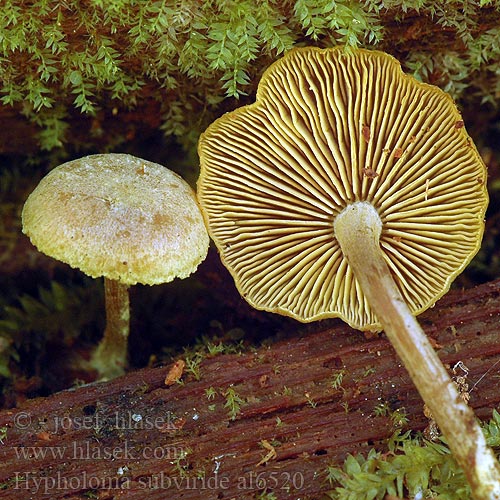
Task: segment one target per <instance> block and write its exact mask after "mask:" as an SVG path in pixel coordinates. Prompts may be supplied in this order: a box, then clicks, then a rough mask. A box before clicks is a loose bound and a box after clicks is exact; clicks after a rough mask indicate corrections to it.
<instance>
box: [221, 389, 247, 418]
mask: <svg viewBox="0 0 500 500" xmlns="http://www.w3.org/2000/svg"><path fill="white" fill-rule="evenodd" d="M224 397H225V398H226V402H225V403H224V408H225V409H226V410H227V413H228V416H229V418H230V419H231V420H235V419H236V417H237V416H238V415H239V414H240V411H241V406H242V405H243V404H245V400H244V399H243V398H241V397H240V395H239V394H238V393H237V392H236V391H235V389H234V388H233V387H228V388H227V390H226V391H224Z"/></svg>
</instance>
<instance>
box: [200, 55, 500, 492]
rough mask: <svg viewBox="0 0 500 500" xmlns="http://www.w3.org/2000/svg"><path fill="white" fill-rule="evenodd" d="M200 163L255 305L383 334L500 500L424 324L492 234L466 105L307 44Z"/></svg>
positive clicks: (220, 125)
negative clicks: (462, 108)
mask: <svg viewBox="0 0 500 500" xmlns="http://www.w3.org/2000/svg"><path fill="white" fill-rule="evenodd" d="M457 123H460V124H461V126H460V127H457ZM199 154H200V159H201V173H200V178H199V181H198V193H199V199H200V203H201V206H202V211H203V214H204V217H205V220H206V222H207V225H208V227H209V232H210V234H211V236H212V238H213V240H214V241H215V243H216V245H217V247H218V249H219V252H220V255H221V259H222V261H223V262H224V264H225V265H226V267H227V268H228V269H229V271H230V272H231V274H232V275H233V277H234V280H235V283H236V286H237V288H238V289H239V291H240V293H241V294H242V296H243V297H245V298H246V300H247V301H248V302H249V303H250V304H252V305H253V306H254V307H256V308H259V309H264V310H267V311H271V312H276V313H280V314H284V315H288V316H291V317H293V318H295V319H297V320H299V321H313V320H317V319H322V318H330V317H341V318H342V319H344V320H345V321H346V322H347V323H349V324H350V325H351V326H353V327H354V328H357V329H360V330H371V331H376V330H380V329H381V328H383V329H384V331H385V333H386V335H387V336H388V338H389V339H390V341H391V342H392V344H393V346H394V348H395V350H396V351H397V353H398V354H399V356H400V357H401V359H402V360H403V362H404V364H405V366H406V368H407V369H408V371H409V373H410V376H411V377H412V380H413V381H414V383H415V385H416V387H417V388H418V390H419V392H420V394H421V396H422V398H423V400H424V401H425V403H426V404H427V405H428V407H429V408H430V409H431V411H432V414H433V415H434V418H435V420H436V421H437V423H438V424H439V426H440V428H441V430H442V432H443V434H444V435H445V436H446V438H447V440H448V443H449V445H450V448H451V450H452V451H453V453H454V455H455V457H456V459H457V461H458V462H459V464H460V465H461V466H462V467H463V469H464V471H465V474H466V476H467V478H468V480H469V483H470V485H471V488H472V491H473V495H474V498H476V499H492V498H500V469H499V466H498V463H497V460H496V458H495V456H494V455H493V453H492V451H491V450H490V449H489V448H488V447H487V445H486V442H485V439H484V437H483V434H482V432H481V429H480V427H479V426H478V424H477V422H476V419H475V416H474V414H473V412H472V410H471V409H470V408H469V407H468V406H467V405H466V404H465V403H464V402H463V401H462V400H461V399H460V397H459V395H458V393H457V389H456V387H455V385H454V384H453V382H452V381H451V379H450V377H449V375H448V373H447V372H446V370H445V369H444V367H443V365H442V363H441V362H440V360H439V358H438V356H437V355H436V353H435V352H434V350H433V349H432V347H431V345H430V343H429V341H428V339H427V337H426V336H425V334H424V333H423V331H422V329H421V328H420V326H419V324H418V322H417V321H416V319H415V317H414V315H416V314H419V313H420V312H422V311H424V310H425V309H427V308H428V307H430V306H432V305H433V304H434V303H435V302H436V300H438V299H439V298H440V297H441V296H442V295H443V294H444V293H446V292H447V291H448V289H449V287H450V284H451V282H452V281H453V279H454V278H455V277H456V276H457V275H458V274H459V273H460V272H461V271H462V270H463V269H464V267H465V266H466V265H467V264H468V263H469V261H470V260H471V259H472V257H473V256H474V254H475V253H476V252H477V250H478V248H479V246H480V242H481V237H482V233H483V228H484V220H483V219H484V214H485V211H486V206H487V202H488V196H487V191H486V186H485V185H486V168H485V166H484V163H483V161H482V160H481V158H480V156H479V154H478V152H477V150H476V148H475V147H474V145H473V143H472V141H471V140H470V138H469V137H468V135H467V133H466V130H465V128H464V127H463V121H462V120H461V116H460V114H459V112H458V111H457V108H456V106H455V104H454V102H453V100H452V99H451V97H450V96H448V95H447V94H445V93H444V92H442V91H441V90H440V89H438V88H437V87H434V86H431V85H426V84H423V83H420V82H417V81H416V80H415V79H414V78H412V77H410V76H408V75H405V74H404V73H403V72H402V71H401V67H400V65H399V63H398V62H397V61H396V59H394V58H393V57H391V56H389V55H388V54H385V53H382V52H377V51H368V50H356V51H354V52H352V53H346V52H345V51H344V50H343V48H341V47H340V48H333V49H317V48H302V49H294V50H292V51H290V52H289V53H288V54H286V55H285V56H284V57H283V58H282V59H281V60H279V61H277V62H276V63H274V64H273V65H272V66H271V67H270V68H268V70H267V71H266V72H265V73H264V75H263V77H262V80H261V82H260V84H259V87H258V90H257V98H256V102H255V103H253V104H250V105H248V106H244V107H241V108H239V109H237V110H235V111H233V112H231V113H227V114H226V115H224V116H222V117H221V118H220V119H218V120H216V121H215V122H214V123H213V124H212V125H211V126H210V127H209V128H208V129H207V130H206V132H205V133H204V134H203V135H202V137H201V139H200V142H199Z"/></svg>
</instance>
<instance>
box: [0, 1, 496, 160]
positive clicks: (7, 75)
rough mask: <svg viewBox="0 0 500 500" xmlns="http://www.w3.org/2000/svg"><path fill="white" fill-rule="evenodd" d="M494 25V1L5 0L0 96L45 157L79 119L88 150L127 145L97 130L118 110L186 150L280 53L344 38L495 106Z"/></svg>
mask: <svg viewBox="0 0 500 500" xmlns="http://www.w3.org/2000/svg"><path fill="white" fill-rule="evenodd" d="M499 19H500V2H499V1H498V0H496V1H493V0H490V1H488V0H470V1H468V2H463V1H453V2H446V5H445V4H444V3H443V2H442V1H441V0H389V1H386V2H383V3H382V2H379V1H377V0H364V1H351V0H337V1H332V0H319V1H317V0H296V1H293V2H277V1H275V0H259V1H258V2H257V4H256V3H255V1H253V0H214V1H211V2H198V1H195V0H183V1H182V2H175V3H174V2H170V1H167V0H157V1H153V2H138V1H134V0H107V1H104V0H86V1H84V2H81V1H77V0H67V1H65V2H54V1H53V0H34V1H32V2H18V1H16V0H6V1H5V2H4V3H3V6H2V19H1V20H0V54H1V56H0V76H1V78H0V81H1V88H0V100H1V103H2V104H3V105H4V106H13V107H14V108H15V110H16V112H17V113H19V114H22V115H23V116H25V117H26V118H27V119H28V120H29V121H30V122H31V123H32V124H34V125H35V126H36V130H38V141H39V145H40V147H41V148H42V149H46V150H50V149H53V148H58V147H61V146H63V145H64V144H65V143H67V142H68V141H71V140H72V137H71V134H72V133H74V131H73V130H72V128H71V127H70V125H72V124H73V123H75V124H77V125H78V126H81V123H79V122H78V115H79V114H83V115H85V116H89V117H93V120H90V121H89V124H88V130H86V132H87V138H86V140H87V145H88V144H89V143H90V144H92V141H93V140H95V141H97V140H98V139H99V138H102V136H103V135H104V136H105V137H106V144H108V145H110V146H112V145H113V144H114V143H115V141H120V140H121V141H122V142H124V141H126V140H127V139H129V135H130V134H131V133H133V131H131V130H130V129H128V130H121V131H120V132H121V136H120V137H116V136H114V135H113V134H116V131H112V130H110V129H111V128H113V127H108V126H107V123H108V122H109V123H114V122H113V119H116V117H117V116H118V117H122V116H123V117H126V118H127V119H128V120H136V121H140V119H142V121H146V122H148V123H150V125H151V126H153V127H160V128H161V129H162V130H163V132H164V133H165V134H166V135H168V136H170V135H173V136H176V137H179V138H181V139H182V140H183V141H184V142H187V143H190V144H192V143H193V142H195V141H196V138H197V135H198V133H199V131H200V130H201V129H203V128H204V127H205V125H206V124H207V123H208V122H210V121H211V120H212V119H213V117H214V116H215V115H216V114H219V113H220V112H221V111H223V110H224V109H227V107H228V106H234V105H235V104H236V103H232V104H231V103H228V104H222V103H223V101H225V100H227V99H234V98H236V99H240V98H244V96H245V95H246V94H250V93H252V92H254V90H255V85H256V81H257V80H258V76H259V74H260V72H261V71H262V70H263V69H264V68H265V67H267V66H268V65H269V63H270V62H272V61H273V60H274V59H276V58H277V57H278V56H279V55H280V54H281V53H283V52H284V51H286V50H288V49H290V48H291V47H293V46H294V45H296V44H316V45H321V46H331V45H335V44H339V43H341V44H345V45H347V47H355V46H358V45H361V46H368V47H369V46H377V48H381V49H382V50H388V51H389V52H392V53H393V54H394V55H396V56H398V57H399V58H400V59H401V60H402V61H403V62H404V63H405V64H406V68H407V69H409V70H411V71H413V73H414V74H415V75H416V76H419V77H421V78H422V79H424V80H429V81H433V82H434V83H437V84H438V85H440V86H441V87H443V88H445V89H446V90H449V91H450V92H451V93H452V94H454V95H455V96H457V97H460V96H462V95H463V94H464V91H465V90H466V89H467V90H468V96H469V97H470V96H478V95H480V99H481V100H483V101H485V102H490V103H493V102H494V101H495V98H496V97H497V96H498V94H499V93H500V44H499V40H500V28H499V27H498V21H499ZM146 103H147V105H146ZM134 109H140V110H141V113H140V114H141V117H140V118H139V117H137V116H136V117H133V114H131V111H132V110H134ZM0 111H1V110H0ZM127 134H128V135H127Z"/></svg>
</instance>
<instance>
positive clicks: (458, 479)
mask: <svg viewBox="0 0 500 500" xmlns="http://www.w3.org/2000/svg"><path fill="white" fill-rule="evenodd" d="M483 431H484V434H485V436H486V439H487V441H488V445H490V446H492V447H493V448H497V449H498V448H499V447H500V414H499V413H498V412H497V411H493V415H492V418H491V420H490V421H489V422H487V423H484V424H483ZM326 477H327V482H328V483H329V485H330V486H331V487H333V489H331V490H330V491H329V493H328V496H329V497H330V498H332V499H334V500H374V499H380V500H382V499H383V498H385V497H386V495H392V496H393V497H398V498H407V497H409V498H421V499H423V498H440V499H441V500H466V499H468V498H470V489H469V486H468V484H467V481H466V479H465V475H464V473H463V471H462V470H461V469H460V468H459V467H458V465H457V464H456V462H455V460H454V459H453V457H452V455H451V453H450V450H449V448H448V446H447V445H446V441H445V440H444V439H441V440H440V441H439V442H431V441H427V440H425V439H423V438H422V436H420V435H416V436H414V435H412V433H411V432H410V431H407V432H405V433H404V434H401V433H400V432H396V433H395V434H394V435H393V436H392V437H391V439H390V440H389V443H388V452H387V453H381V452H379V451H376V450H375V449H371V450H370V451H369V452H368V454H367V455H366V456H363V455H357V456H353V455H349V456H348V457H347V458H346V460H345V461H344V464H343V465H342V467H337V466H330V467H328V468H327V470H326Z"/></svg>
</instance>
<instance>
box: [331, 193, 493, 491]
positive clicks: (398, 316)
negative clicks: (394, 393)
mask: <svg viewBox="0 0 500 500" xmlns="http://www.w3.org/2000/svg"><path fill="white" fill-rule="evenodd" d="M334 229H335V236H336V238H337V240H338V242H339V244H340V247H341V249H342V252H343V253H344V256H345V257H346V259H347V261H348V263H349V265H350V266H351V268H352V270H353V272H354V275H355V276H356V279H357V280H358V283H359V284H360V286H361V288H362V290H363V293H364V294H365V295H366V297H367V299H368V302H369V304H370V306H371V307H372V309H373V311H374V312H375V314H376V315H377V317H378V318H379V321H380V323H381V324H382V326H383V328H384V331H385V333H386V335H387V337H388V338H389V340H390V341H391V343H392V345H393V346H394V349H395V350H396V352H397V354H398V355H399V357H400V358H401V360H402V361H403V363H404V365H405V367H406V369H407V370H408V372H409V374H410V377H411V379H412V380H413V383H414V384H415V386H416V387H417V389H418V391H419V393H420V395H421V396H422V399H423V400H424V402H425V403H426V405H427V406H428V407H429V409H430V410H431V412H432V415H433V417H434V419H435V420H436V423H437V424H438V425H439V427H440V429H441V432H442V433H443V435H444V436H445V437H446V440H447V442H448V445H449V447H450V449H451V451H452V453H453V455H454V457H455V459H456V460H457V462H458V463H459V465H460V466H461V467H462V469H463V470H464V472H465V475H466V477H467V480H468V482H469V484H470V487H471V490H472V495H473V498H475V499H476V500H493V499H499V498H500V467H499V464H498V461H497V459H496V458H495V456H494V454H493V452H492V450H491V449H490V448H489V447H488V446H487V444H486V440H485V438H484V435H483V433H482V431H481V428H480V427H479V425H478V423H477V421H476V418H475V416H474V413H473V411H472V410H471V409H470V407H469V406H467V404H466V403H465V402H464V401H463V399H462V398H461V397H460V395H459V394H458V391H457V388H456V386H455V384H454V383H453V381H452V380H451V378H450V376H449V375H448V372H447V371H446V370H445V368H444V366H443V364H442V363H441V361H440V359H439V357H438V356H437V354H436V353H435V351H434V349H433V348H432V346H431V344H430V342H429V340H428V339H427V336H426V335H425V333H424V332H423V330H422V328H421V327H420V325H419V323H418V322H417V320H416V319H415V317H414V316H413V315H412V314H411V312H410V310H409V309H408V306H407V305H406V303H405V301H404V299H403V296H402V295H401V293H400V291H399V289H398V287H397V285H396V283H395V282H394V279H393V278H392V274H391V272H390V270H389V267H388V266H387V263H386V261H385V259H384V255H383V252H382V250H381V248H380V244H379V239H380V233H381V229H382V222H381V220H380V217H379V215H378V213H377V211H376V210H375V208H373V206H372V205H370V204H369V203H366V202H356V203H353V204H352V205H349V206H348V207H346V208H345V209H344V210H343V211H342V212H341V213H340V214H339V215H338V216H337V217H336V219H335V223H334Z"/></svg>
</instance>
